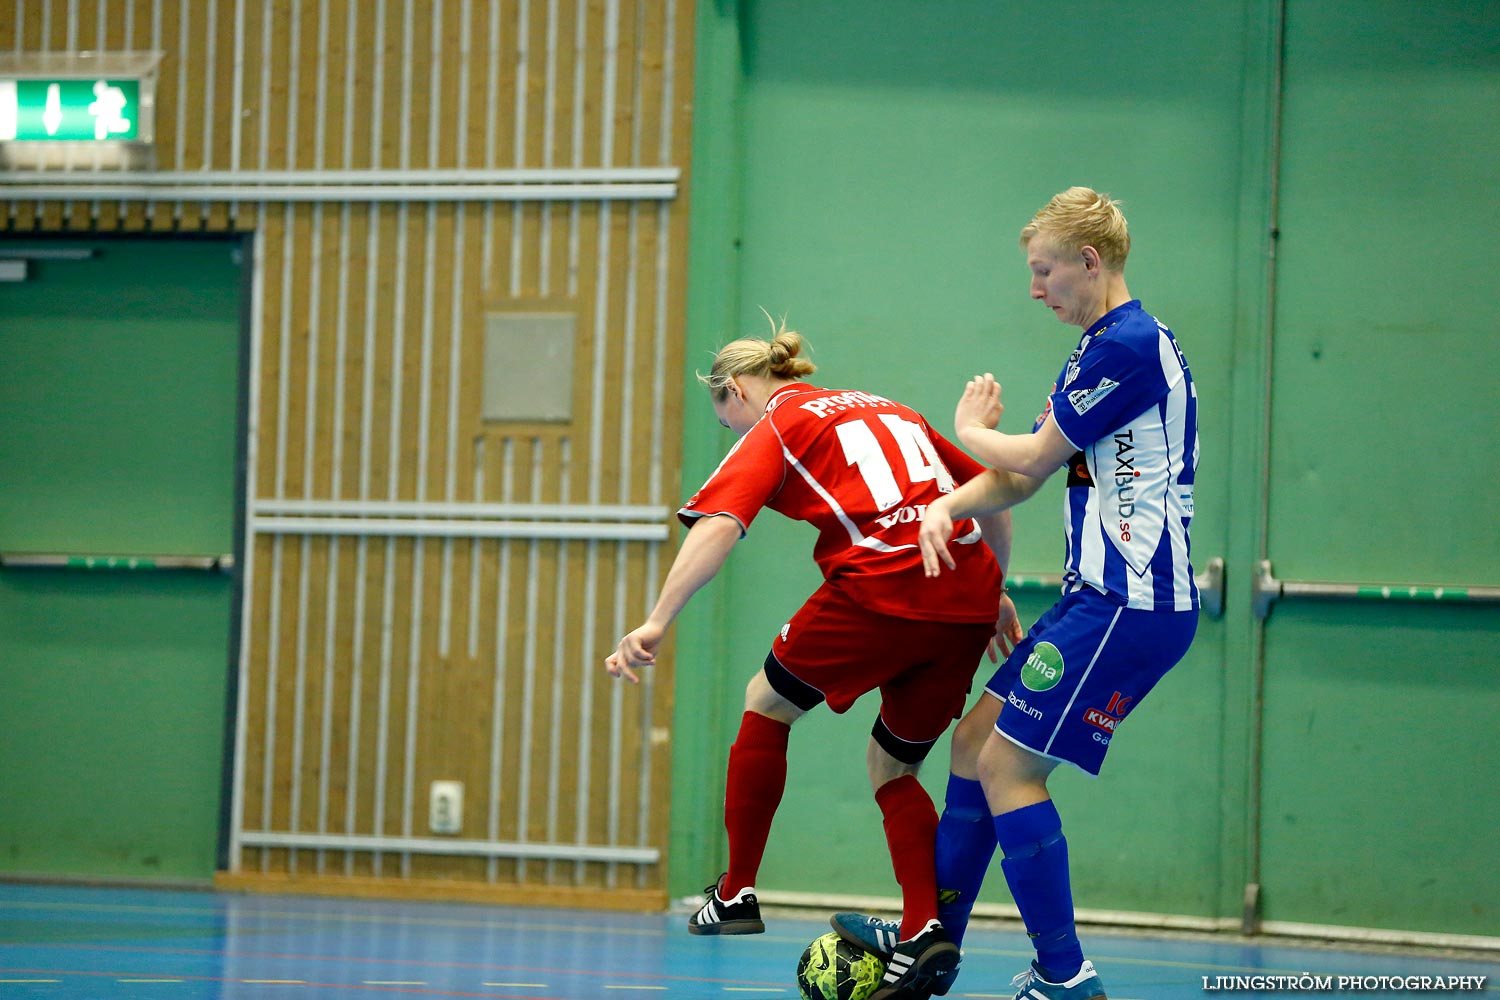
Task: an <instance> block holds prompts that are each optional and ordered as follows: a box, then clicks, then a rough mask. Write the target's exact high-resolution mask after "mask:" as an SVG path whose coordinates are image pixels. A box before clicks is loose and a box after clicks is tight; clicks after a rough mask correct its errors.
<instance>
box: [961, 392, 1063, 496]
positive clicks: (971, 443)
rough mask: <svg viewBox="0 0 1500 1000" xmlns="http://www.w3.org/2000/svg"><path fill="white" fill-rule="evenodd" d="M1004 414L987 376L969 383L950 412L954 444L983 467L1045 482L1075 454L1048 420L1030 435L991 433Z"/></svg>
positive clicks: (1053, 424) (997, 394)
mask: <svg viewBox="0 0 1500 1000" xmlns="http://www.w3.org/2000/svg"><path fill="white" fill-rule="evenodd" d="M1004 412H1005V407H1004V406H1002V405H1001V403H1000V384H999V383H998V382H996V381H995V376H993V375H991V374H989V373H988V372H986V373H985V374H983V375H976V376H974V378H972V379H970V380H969V384H968V385H966V386H965V387H964V394H963V396H961V397H960V398H959V401H958V406H957V408H956V409H955V410H954V413H953V430H954V433H955V434H956V435H957V437H958V440H959V441H960V442H962V444H963V446H964V447H965V448H967V449H969V451H970V452H971V453H972V454H973V455H974V457H976V458H978V459H979V460H980V461H981V462H984V463H985V464H986V465H988V466H991V467H993V468H996V469H1001V470H1004V471H1008V472H1015V473H1019V474H1020V475H1023V476H1032V477H1036V478H1040V479H1046V478H1047V477H1048V476H1050V475H1052V473H1054V472H1056V471H1057V470H1058V468H1059V467H1061V466H1062V464H1063V463H1064V462H1066V461H1067V460H1068V456H1070V455H1072V454H1073V452H1075V451H1077V450H1078V449H1077V448H1075V447H1074V446H1073V445H1072V444H1071V443H1070V442H1069V441H1068V439H1067V438H1065V437H1063V434H1062V431H1060V430H1058V429H1057V422H1056V421H1055V420H1052V419H1050V418H1049V419H1046V420H1044V421H1042V426H1041V427H1039V428H1037V430H1036V431H1035V432H1034V433H1031V434H1004V433H1001V432H1000V431H997V430H995V427H996V426H997V425H998V424H999V423H1000V416H1001V415H1002V414H1003V413H1004Z"/></svg>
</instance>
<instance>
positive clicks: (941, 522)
mask: <svg viewBox="0 0 1500 1000" xmlns="http://www.w3.org/2000/svg"><path fill="white" fill-rule="evenodd" d="M945 499H946V497H939V498H938V499H937V500H936V501H935V502H933V503H930V504H928V505H927V510H925V511H924V512H923V513H922V527H921V528H919V529H918V531H917V547H918V548H919V549H921V550H922V572H923V573H925V574H926V575H927V576H937V575H938V574H939V573H941V572H942V567H943V566H947V567H948V568H949V569H957V568H958V563H956V562H954V560H953V553H952V552H949V551H948V541H949V539H951V538H952V537H953V518H952V517H951V516H950V515H949V514H948V505H947V504H946V503H944V502H943V501H944V500H945Z"/></svg>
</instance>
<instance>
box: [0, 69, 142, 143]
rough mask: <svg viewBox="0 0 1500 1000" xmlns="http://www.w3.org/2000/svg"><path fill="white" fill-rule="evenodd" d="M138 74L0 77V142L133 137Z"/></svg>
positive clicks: (136, 134)
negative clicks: (129, 76)
mask: <svg viewBox="0 0 1500 1000" xmlns="http://www.w3.org/2000/svg"><path fill="white" fill-rule="evenodd" d="M140 118H141V83H140V81H139V80H88V79H78V78H69V79H56V80H46V79H11V80H7V79H3V78H0V142H48V141H53V142H80V141H82V142H109V141H121V140H123V141H133V140H136V139H139V138H140V134H141V121H140Z"/></svg>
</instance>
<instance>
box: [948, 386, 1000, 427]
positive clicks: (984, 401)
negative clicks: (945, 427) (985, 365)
mask: <svg viewBox="0 0 1500 1000" xmlns="http://www.w3.org/2000/svg"><path fill="white" fill-rule="evenodd" d="M1004 412H1005V407H1004V406H1002V405H1000V383H998V382H996V381H995V376H994V375H992V374H990V373H989V372H985V373H984V374H983V375H975V376H974V377H973V378H971V379H970V380H969V384H968V385H966V386H964V394H963V396H961V397H960V398H959V400H958V407H957V409H955V410H954V411H953V429H954V430H955V431H956V432H957V433H958V435H959V436H960V437H962V436H963V432H964V431H965V430H968V429H969V428H971V427H983V428H985V429H987V430H994V429H995V425H996V424H998V423H1000V415H1001V414H1002V413H1004Z"/></svg>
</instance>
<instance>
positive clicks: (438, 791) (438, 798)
mask: <svg viewBox="0 0 1500 1000" xmlns="http://www.w3.org/2000/svg"><path fill="white" fill-rule="evenodd" d="M427 825H428V827H429V828H430V829H431V830H432V832H433V833H450V834H452V833H459V832H461V831H462V830H463V826H464V783H463V782H462V781H434V782H433V783H432V809H431V812H430V814H429V816H428V822H427Z"/></svg>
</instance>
